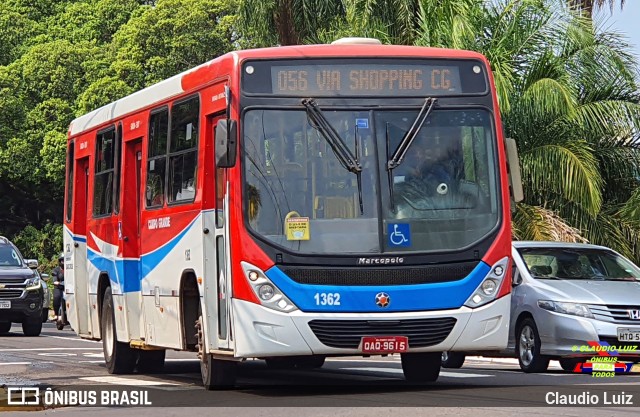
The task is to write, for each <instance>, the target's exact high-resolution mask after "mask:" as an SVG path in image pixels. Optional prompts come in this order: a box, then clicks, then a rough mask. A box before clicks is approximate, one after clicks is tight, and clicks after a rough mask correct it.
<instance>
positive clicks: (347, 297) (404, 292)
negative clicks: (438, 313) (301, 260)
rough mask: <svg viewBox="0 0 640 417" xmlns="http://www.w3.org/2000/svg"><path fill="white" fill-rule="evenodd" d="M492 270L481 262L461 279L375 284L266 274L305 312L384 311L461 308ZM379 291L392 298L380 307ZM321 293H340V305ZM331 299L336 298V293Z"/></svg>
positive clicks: (275, 271) (273, 270) (275, 272)
mask: <svg viewBox="0 0 640 417" xmlns="http://www.w3.org/2000/svg"><path fill="white" fill-rule="evenodd" d="M489 270H490V268H489V265H487V264H486V263H484V262H480V263H479V264H478V266H476V267H475V269H474V270H473V271H471V273H470V274H469V275H467V276H466V277H465V278H464V279H462V280H459V281H451V282H439V283H433V284H411V285H376V286H364V285H363V286H337V285H307V284H299V283H297V282H295V281H293V280H292V279H291V278H289V277H288V276H287V275H286V274H285V273H284V272H282V271H281V270H280V269H279V268H278V267H277V266H274V267H272V268H270V269H269V270H268V271H266V275H267V277H268V278H269V279H270V280H271V281H272V282H273V283H274V284H275V285H276V286H277V287H278V288H279V289H280V290H281V291H282V292H283V293H284V294H285V295H286V296H287V297H288V298H289V299H290V300H291V301H292V302H293V303H294V304H295V305H296V306H298V308H299V309H300V310H302V311H307V312H332V313H347V312H350V313H365V312H371V313H374V312H375V313H384V312H387V311H389V312H391V311H393V312H398V311H424V310H443V309H456V308H460V307H462V305H463V304H464V303H465V301H467V299H468V298H469V297H470V296H471V294H473V292H474V291H475V290H476V288H478V285H480V283H481V282H482V280H483V279H484V278H485V277H486V276H487V274H488V273H489ZM380 292H384V293H386V294H388V295H389V297H390V299H391V302H390V304H389V305H388V306H387V307H386V308H380V307H378V306H377V305H376V303H375V299H376V294H378V293H380ZM316 294H318V296H317V297H316ZM322 294H327V295H328V294H340V296H339V297H340V305H328V304H327V305H321V304H322V299H323V296H322ZM331 298H333V299H334V300H335V296H332V297H331Z"/></svg>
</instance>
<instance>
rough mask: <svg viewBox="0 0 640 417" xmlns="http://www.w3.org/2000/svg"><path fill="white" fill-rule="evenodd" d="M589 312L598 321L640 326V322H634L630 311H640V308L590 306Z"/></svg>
mask: <svg viewBox="0 0 640 417" xmlns="http://www.w3.org/2000/svg"><path fill="white" fill-rule="evenodd" d="M589 310H591V312H592V313H593V317H594V318H595V319H596V320H602V321H606V322H609V323H619V324H637V325H640V320H637V319H636V320H632V319H631V317H630V315H629V311H639V310H640V306H637V305H636V306H626V305H598V304H593V305H589Z"/></svg>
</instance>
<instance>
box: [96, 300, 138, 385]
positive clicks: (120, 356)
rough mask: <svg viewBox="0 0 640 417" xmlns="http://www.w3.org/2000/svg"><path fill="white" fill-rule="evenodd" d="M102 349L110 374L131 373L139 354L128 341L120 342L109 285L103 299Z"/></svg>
mask: <svg viewBox="0 0 640 417" xmlns="http://www.w3.org/2000/svg"><path fill="white" fill-rule="evenodd" d="M101 324H102V328H101V329H100V331H101V332H102V350H103V352H104V361H105V362H106V365H107V371H108V372H109V373H110V374H130V373H132V372H133V369H134V368H135V366H136V359H137V356H138V355H137V354H136V352H135V351H134V350H133V349H131V347H130V346H129V344H128V343H122V342H118V340H117V337H116V317H115V313H114V308H113V294H111V287H107V290H106V291H105V293H104V298H103V299H102V320H101Z"/></svg>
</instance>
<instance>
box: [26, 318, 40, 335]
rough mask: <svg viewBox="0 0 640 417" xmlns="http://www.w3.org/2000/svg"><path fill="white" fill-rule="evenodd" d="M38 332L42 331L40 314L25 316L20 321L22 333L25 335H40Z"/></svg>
mask: <svg viewBox="0 0 640 417" xmlns="http://www.w3.org/2000/svg"><path fill="white" fill-rule="evenodd" d="M40 332H42V317H41V316H39V315H38V316H33V317H26V318H25V319H24V321H23V322H22V333H24V335H25V336H40Z"/></svg>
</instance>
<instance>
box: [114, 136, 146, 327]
mask: <svg viewBox="0 0 640 417" xmlns="http://www.w3.org/2000/svg"><path fill="white" fill-rule="evenodd" d="M122 173H123V175H122V178H123V181H122V208H121V210H120V214H121V217H120V222H121V223H120V226H119V227H121V230H122V240H123V242H122V245H123V250H122V258H123V262H124V268H123V271H124V282H125V287H127V288H132V289H134V290H133V291H128V292H126V293H125V295H126V304H127V323H128V324H129V337H130V338H133V339H138V338H140V337H141V336H142V335H143V334H144V314H143V309H142V293H141V291H140V289H139V288H138V287H139V285H140V273H141V272H140V261H139V259H140V210H141V206H140V205H141V203H140V199H141V198H142V185H141V184H142V178H141V175H142V138H138V139H134V140H129V141H126V142H124V164H123V170H122Z"/></svg>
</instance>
